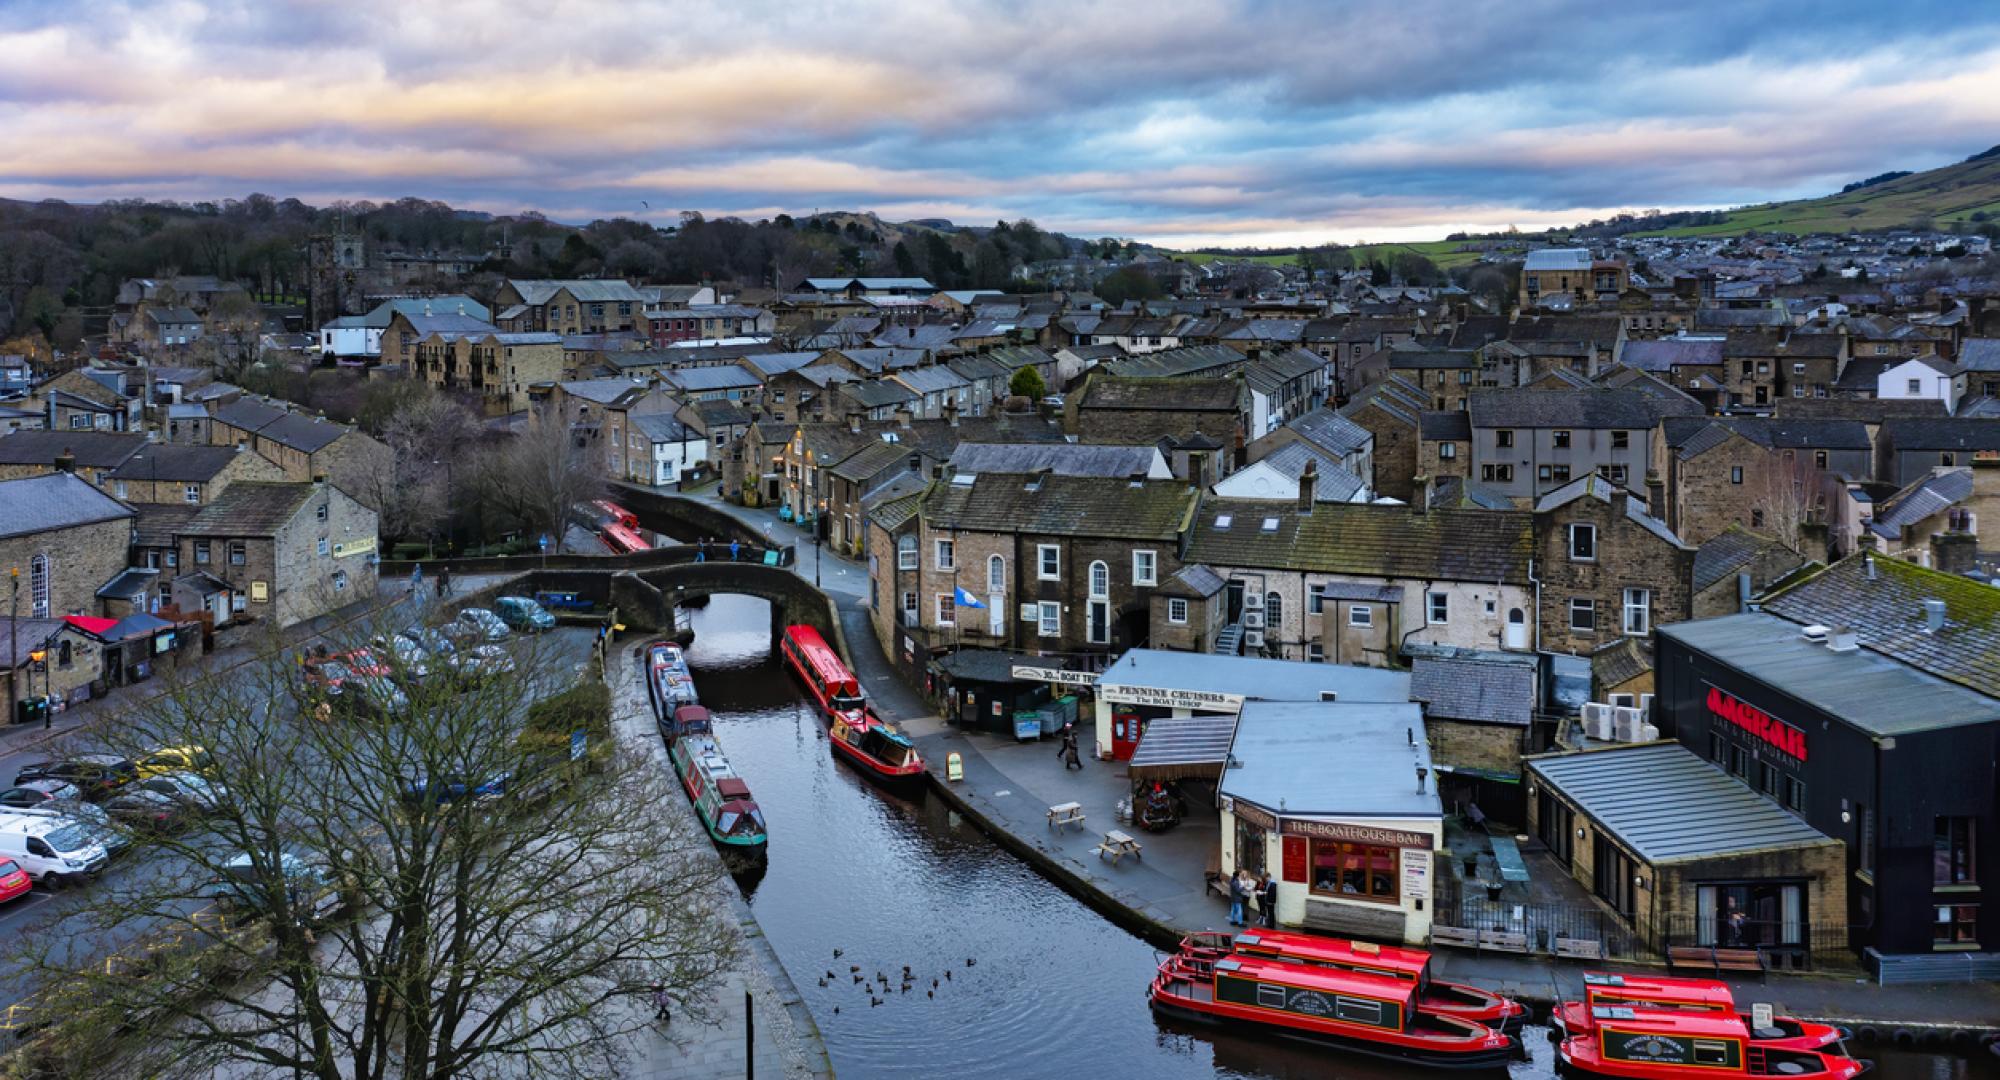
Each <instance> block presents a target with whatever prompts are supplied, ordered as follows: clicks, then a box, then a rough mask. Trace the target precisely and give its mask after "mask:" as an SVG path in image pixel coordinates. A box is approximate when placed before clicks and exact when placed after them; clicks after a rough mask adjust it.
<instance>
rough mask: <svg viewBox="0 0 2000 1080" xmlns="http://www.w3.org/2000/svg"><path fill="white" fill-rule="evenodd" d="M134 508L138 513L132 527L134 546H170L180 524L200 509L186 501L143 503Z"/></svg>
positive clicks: (178, 530)
mask: <svg viewBox="0 0 2000 1080" xmlns="http://www.w3.org/2000/svg"><path fill="white" fill-rule="evenodd" d="M134 509H136V510H137V511H138V515H139V516H138V518H137V520H136V521H135V522H134V523H133V527H132V544H133V546H134V547H172V546H173V543H174V537H175V536H178V535H179V534H180V531H181V526H183V525H186V524H187V523H188V520H189V519H190V518H192V517H194V516H195V514H197V513H199V512H200V511H201V507H199V506H190V505H188V504H186V503H143V504H141V505H139V506H137V507H135V508H134Z"/></svg>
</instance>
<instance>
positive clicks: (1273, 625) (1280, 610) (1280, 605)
mask: <svg viewBox="0 0 2000 1080" xmlns="http://www.w3.org/2000/svg"><path fill="white" fill-rule="evenodd" d="M1284 621H1285V598H1284V597H1282V596H1280V595H1278V594H1277V593H1275V592H1266V593H1265V594H1264V633H1265V635H1266V637H1267V638H1275V637H1277V636H1278V629H1279V626H1280V624H1282V623H1283V622H1284Z"/></svg>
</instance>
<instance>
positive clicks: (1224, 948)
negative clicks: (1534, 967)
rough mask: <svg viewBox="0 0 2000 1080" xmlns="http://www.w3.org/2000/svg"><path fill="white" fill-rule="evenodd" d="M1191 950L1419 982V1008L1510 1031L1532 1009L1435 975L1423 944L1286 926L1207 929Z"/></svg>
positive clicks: (1185, 945) (1188, 942)
mask: <svg viewBox="0 0 2000 1080" xmlns="http://www.w3.org/2000/svg"><path fill="white" fill-rule="evenodd" d="M1189 950H1195V951H1199V952H1202V953H1207V954H1212V955H1214V958H1215V959H1221V958H1222V956H1227V955H1231V954H1234V955H1236V956H1255V957H1260V958H1263V959H1267V960H1284V961H1288V962H1290V963H1294V964H1307V965H1311V966H1314V967H1325V968H1334V969H1337V970H1341V971H1358V972H1362V973H1363V974H1369V975H1386V976H1388V977H1390V978H1393V979H1401V980H1403V981H1404V982H1409V983H1414V984H1416V987H1417V1009H1418V1010H1419V1011H1421V1012H1427V1013H1434V1014H1436V1015H1439V1016H1455V1017H1458V1018H1459V1019H1461V1020H1472V1021H1475V1022H1477V1023H1481V1024H1485V1025H1486V1026H1487V1027H1490V1028H1494V1029H1496V1030H1498V1031H1500V1032H1502V1033H1504V1034H1508V1035H1512V1034H1515V1033H1516V1032H1518V1031H1520V1029H1521V1025H1522V1024H1523V1023H1524V1022H1525V1018H1526V1016H1527V1015H1528V1008H1527V1006H1525V1005H1522V1004H1521V1003H1520V1002H1518V1001H1515V1000H1513V999H1512V998H1507V997H1502V996H1500V995H1499V994H1495V993H1492V992H1491V991H1488V990H1482V989H1480V988H1479V987H1477V986H1467V985H1465V984H1463V983H1451V982H1444V981H1443V980H1440V979H1433V978H1431V954H1430V953H1429V952H1426V951H1425V950H1423V949H1409V948H1403V947H1401V946H1396V945H1377V944H1375V943H1373V942H1368V941H1350V940H1347V939H1345V938H1330V937H1320V936H1318V935H1316V934H1296V933H1291V932H1289V931H1284V930H1252V931H1245V932H1243V933H1240V934H1236V935H1234V936H1233V937H1232V936H1231V935H1229V934H1225V933H1222V932H1220V931H1215V930H1209V931H1204V932H1202V933H1198V934H1191V935H1189V936H1188V937H1186V938H1184V939H1182V941H1181V951H1182V952H1184V953H1185V952H1188V951H1189Z"/></svg>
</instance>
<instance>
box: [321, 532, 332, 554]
mask: <svg viewBox="0 0 2000 1080" xmlns="http://www.w3.org/2000/svg"><path fill="white" fill-rule="evenodd" d="M331 554H333V545H332V544H330V543H328V542H327V539H326V537H324V536H322V537H320V538H319V557H320V558H322V559H324V558H326V557H327V556H328V555H331Z"/></svg>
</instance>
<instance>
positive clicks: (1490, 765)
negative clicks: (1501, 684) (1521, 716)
mask: <svg viewBox="0 0 2000 1080" xmlns="http://www.w3.org/2000/svg"><path fill="white" fill-rule="evenodd" d="M1424 730H1425V731H1426V732H1428V733H1429V735H1430V743H1431V760H1432V761H1434V762H1436V763H1438V764H1440V765H1457V766H1464V767H1467V768H1473V769H1492V770H1495V771H1497V772H1506V773H1519V772H1520V771H1521V751H1522V747H1523V744H1524V742H1525V740H1526V738H1527V734H1528V728H1527V727H1526V726H1521V727H1514V726H1512V725H1509V724H1481V723H1475V722H1472V721H1466V720H1440V719H1439V718H1437V717H1435V716H1426V717H1425V718H1424Z"/></svg>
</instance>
